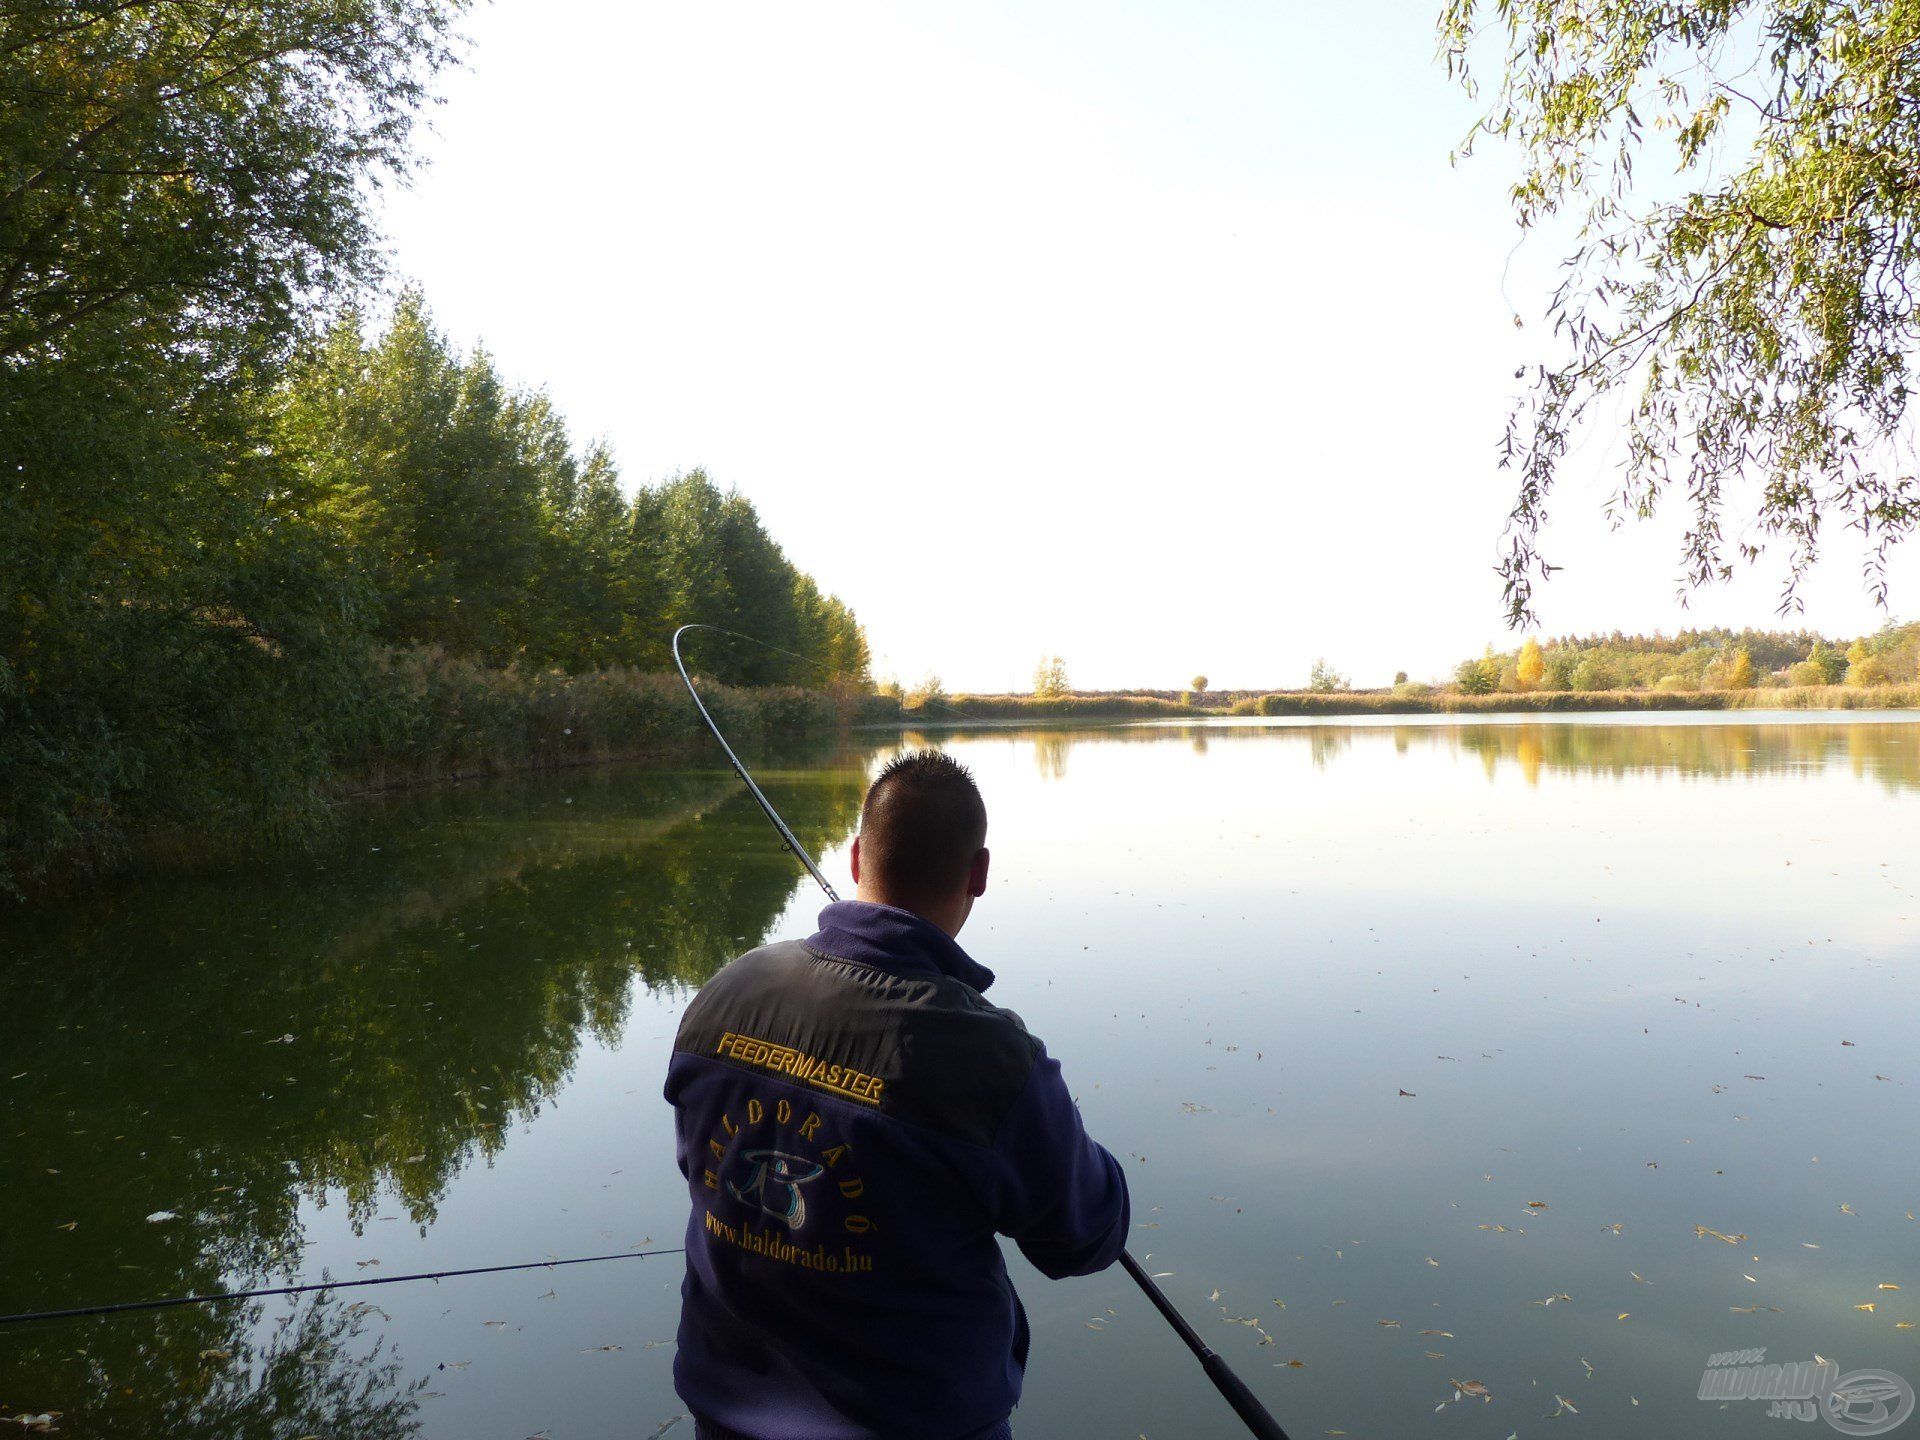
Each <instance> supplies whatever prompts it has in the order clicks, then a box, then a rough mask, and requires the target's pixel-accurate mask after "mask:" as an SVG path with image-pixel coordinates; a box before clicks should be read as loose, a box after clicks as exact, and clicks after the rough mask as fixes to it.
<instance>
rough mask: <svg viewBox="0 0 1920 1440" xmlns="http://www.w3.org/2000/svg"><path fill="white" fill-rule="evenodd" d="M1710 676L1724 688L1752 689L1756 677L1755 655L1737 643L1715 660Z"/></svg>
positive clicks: (1716, 683) (1718, 685)
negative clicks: (1754, 667) (1754, 668)
mask: <svg viewBox="0 0 1920 1440" xmlns="http://www.w3.org/2000/svg"><path fill="white" fill-rule="evenodd" d="M1709 678H1710V679H1711V680H1712V681H1713V682H1714V684H1715V685H1716V686H1717V687H1718V688H1720V689H1722V690H1751V689H1752V688H1753V682H1754V678H1755V677H1754V670H1753V657H1752V656H1751V655H1749V654H1748V653H1747V652H1746V650H1745V649H1743V648H1742V647H1740V646H1737V645H1736V646H1734V647H1733V648H1731V649H1729V650H1728V651H1726V653H1724V654H1723V655H1722V656H1721V657H1720V658H1719V659H1718V660H1717V661H1715V662H1714V664H1713V666H1712V668H1711V670H1710V671H1709Z"/></svg>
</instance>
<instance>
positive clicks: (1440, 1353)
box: [1422, 1350, 1447, 1360]
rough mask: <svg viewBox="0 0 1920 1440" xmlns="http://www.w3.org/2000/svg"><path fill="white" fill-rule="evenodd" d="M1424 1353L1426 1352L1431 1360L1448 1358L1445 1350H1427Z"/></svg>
mask: <svg viewBox="0 0 1920 1440" xmlns="http://www.w3.org/2000/svg"><path fill="white" fill-rule="evenodd" d="M1422 1353H1424V1354H1425V1355H1426V1357H1427V1359H1429V1360H1444V1359H1446V1358H1447V1355H1446V1352H1445V1351H1444V1350H1427V1351H1424V1352H1422Z"/></svg>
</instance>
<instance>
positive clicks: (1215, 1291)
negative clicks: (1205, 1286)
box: [1207, 1287, 1220, 1300]
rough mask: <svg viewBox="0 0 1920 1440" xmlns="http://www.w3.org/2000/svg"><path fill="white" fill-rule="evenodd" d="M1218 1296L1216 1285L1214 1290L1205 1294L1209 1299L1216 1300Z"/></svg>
mask: <svg viewBox="0 0 1920 1440" xmlns="http://www.w3.org/2000/svg"><path fill="white" fill-rule="evenodd" d="M1219 1298H1220V1291H1219V1289H1218V1287H1216V1288H1215V1289H1214V1292H1213V1293H1212V1294H1211V1295H1209V1296H1207V1299H1209V1300H1218V1299H1219Z"/></svg>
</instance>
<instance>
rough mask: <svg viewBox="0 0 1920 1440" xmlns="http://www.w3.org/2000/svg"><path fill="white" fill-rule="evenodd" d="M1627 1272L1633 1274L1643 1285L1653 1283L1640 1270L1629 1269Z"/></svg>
mask: <svg viewBox="0 0 1920 1440" xmlns="http://www.w3.org/2000/svg"><path fill="white" fill-rule="evenodd" d="M1627 1274H1629V1275H1631V1276H1632V1277H1633V1278H1634V1279H1635V1280H1636V1281H1637V1282H1639V1283H1640V1284H1642V1285H1651V1284H1652V1283H1653V1282H1652V1281H1651V1280H1649V1279H1647V1277H1646V1276H1644V1275H1642V1274H1641V1273H1640V1272H1639V1271H1638V1270H1629V1271H1627Z"/></svg>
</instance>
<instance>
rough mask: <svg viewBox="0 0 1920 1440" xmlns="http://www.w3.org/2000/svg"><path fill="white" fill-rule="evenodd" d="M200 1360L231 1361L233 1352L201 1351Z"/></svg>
mask: <svg viewBox="0 0 1920 1440" xmlns="http://www.w3.org/2000/svg"><path fill="white" fill-rule="evenodd" d="M200 1358H201V1359H202V1360H231V1359H232V1358H233V1351H231V1350H202V1351H201V1352H200Z"/></svg>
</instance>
